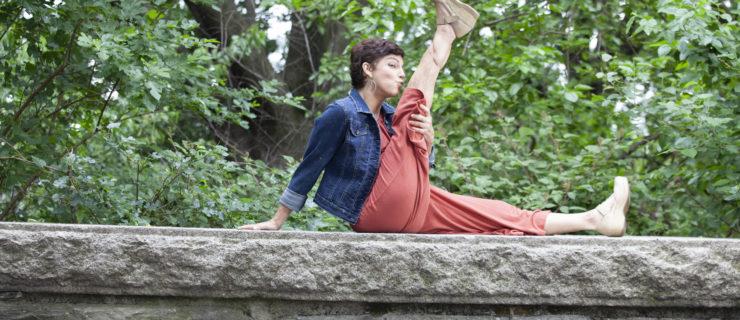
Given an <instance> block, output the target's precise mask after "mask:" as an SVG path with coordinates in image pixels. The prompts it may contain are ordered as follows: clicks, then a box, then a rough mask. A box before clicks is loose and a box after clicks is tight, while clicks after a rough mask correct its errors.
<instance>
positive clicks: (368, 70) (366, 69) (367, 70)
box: [362, 62, 373, 79]
mask: <svg viewBox="0 0 740 320" xmlns="http://www.w3.org/2000/svg"><path fill="white" fill-rule="evenodd" d="M372 71H373V66H372V65H370V64H369V63H367V62H363V63H362V74H364V75H365V76H366V77H368V78H370V79H372V78H373V77H372V75H373V74H372Z"/></svg>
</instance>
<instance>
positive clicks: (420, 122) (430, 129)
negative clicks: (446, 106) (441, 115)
mask: <svg viewBox="0 0 740 320" xmlns="http://www.w3.org/2000/svg"><path fill="white" fill-rule="evenodd" d="M421 109H422V110H424V113H426V115H423V114H412V115H411V119H412V120H409V124H410V125H411V128H412V129H413V130H414V131H416V132H418V133H421V134H422V135H423V136H424V140H425V141H426V143H427V150H428V151H429V152H431V150H432V145H433V144H434V125H433V123H432V113H431V112H429V108H428V107H427V106H425V105H423V104H422V105H421Z"/></svg>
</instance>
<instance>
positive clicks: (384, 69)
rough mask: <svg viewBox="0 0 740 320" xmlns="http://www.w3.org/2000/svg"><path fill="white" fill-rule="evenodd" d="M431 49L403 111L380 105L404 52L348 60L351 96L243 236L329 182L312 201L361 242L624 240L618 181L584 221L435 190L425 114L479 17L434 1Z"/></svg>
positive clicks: (375, 49) (318, 130)
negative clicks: (266, 214)
mask: <svg viewBox="0 0 740 320" xmlns="http://www.w3.org/2000/svg"><path fill="white" fill-rule="evenodd" d="M435 4H436V10H437V24H438V25H437V30H436V32H435V34H434V38H433V40H432V44H431V46H430V47H429V48H428V49H427V51H426V52H425V53H424V56H423V57H422V59H421V61H420V63H419V66H418V67H417V69H416V72H415V73H414V74H413V75H412V76H411V79H410V80H409V83H408V86H407V88H406V89H405V90H404V92H403V95H402V96H401V100H400V101H399V103H398V109H397V110H394V109H393V107H391V106H390V105H388V104H387V103H385V102H384V100H385V99H387V98H391V97H395V96H397V95H398V93H399V92H400V90H401V87H402V86H403V81H404V78H405V74H404V72H403V56H404V53H403V50H401V48H399V47H398V45H396V44H395V43H393V42H391V41H387V40H382V39H366V40H363V41H360V42H359V43H357V44H356V45H355V46H354V47H353V48H352V50H351V52H350V73H351V77H352V86H353V89H352V90H351V91H350V93H349V96H348V97H345V98H343V99H340V100H337V101H335V102H334V103H332V104H331V105H329V106H328V107H327V109H326V111H325V112H324V113H323V114H322V115H321V117H319V118H317V119H316V122H315V124H314V128H313V130H312V132H311V137H310V138H309V142H308V146H307V148H306V152H305V154H304V156H303V161H302V162H301V164H300V165H299V166H298V168H297V169H296V171H295V173H294V175H293V178H292V179H291V182H290V184H289V185H288V188H286V190H285V192H283V195H282V196H281V197H280V203H281V204H280V207H279V209H278V211H277V213H276V214H275V216H274V217H273V218H272V219H270V220H269V221H265V222H262V223H257V224H253V225H244V226H241V227H240V229H245V230H278V229H280V227H281V226H282V225H283V223H284V222H285V220H286V219H287V218H288V216H289V215H290V213H291V211H297V210H300V209H301V208H302V207H303V204H304V203H305V200H306V194H308V192H309V191H310V189H311V188H312V187H313V185H314V184H315V183H316V180H317V179H318V177H319V175H320V173H321V172H322V171H323V172H324V176H323V179H322V181H321V183H320V185H319V189H318V191H317V193H316V197H315V198H314V201H315V202H316V203H317V204H318V205H319V206H321V207H322V208H324V209H325V210H327V211H328V212H329V213H331V214H333V215H335V216H337V217H339V218H340V219H342V220H345V221H347V222H349V223H350V224H351V225H352V229H353V230H355V231H358V232H403V233H478V234H511V235H524V234H536V235H545V234H559V233H567V232H575V231H581V230H595V231H597V232H599V233H601V234H604V235H608V236H621V235H623V234H624V230H625V213H626V211H627V209H628V207H629V184H628V183H627V179H626V178H624V177H617V178H616V179H615V182H614V193H613V194H612V195H611V196H610V197H609V198H608V199H607V200H606V201H604V202H603V203H602V204H601V205H599V206H598V207H597V208H596V209H593V210H591V211H587V212H584V213H578V214H559V213H551V212H549V211H541V210H536V211H527V210H521V209H518V208H516V207H514V206H512V205H509V204H507V203H505V202H502V201H497V200H488V199H479V198H474V197H468V196H462V195H456V194H452V193H449V192H446V191H444V190H442V189H439V188H437V187H434V186H431V185H430V184H429V166H430V162H431V161H430V160H433V155H431V150H432V142H433V138H434V131H433V128H432V120H431V116H430V113H429V110H430V109H429V108H428V107H427V106H428V105H431V104H432V98H433V96H434V84H435V82H436V80H437V76H438V74H439V72H440V71H441V69H442V67H443V66H444V65H445V63H446V62H447V58H448V57H449V54H450V50H451V48H452V42H453V41H454V39H455V38H456V37H461V36H463V35H464V34H466V33H467V32H469V31H470V30H471V29H472V27H473V25H474V24H475V20H476V19H477V18H478V13H477V12H475V10H473V9H472V8H471V7H469V6H467V5H465V4H463V3H460V2H459V1H457V0H438V1H436V2H435Z"/></svg>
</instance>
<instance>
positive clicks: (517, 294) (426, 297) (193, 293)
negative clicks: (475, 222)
mask: <svg viewBox="0 0 740 320" xmlns="http://www.w3.org/2000/svg"><path fill="white" fill-rule="evenodd" d="M0 291H22V292H34V293H69V294H102V295H128V296H179V297H197V298H204V297H205V298H250V297H259V298H280V299H293V300H325V301H365V302H402V303H408V302H435V303H469V304H470V303H474V304H476V303H492V304H545V305H582V306H598V305H604V306H648V307H649V306H689V307H692V306H695V307H738V306H740V240H737V239H706V238H668V237H623V238H607V237H601V236H548V237H532V236H523V237H518V236H487V235H486V236H484V235H413V234H359V233H321V232H260V231H250V232H247V231H238V230H224V229H189V228H160V227H121V226H100V225H60V224H31V223H0Z"/></svg>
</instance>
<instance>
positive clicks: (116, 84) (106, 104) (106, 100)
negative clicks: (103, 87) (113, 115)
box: [95, 79, 121, 130]
mask: <svg viewBox="0 0 740 320" xmlns="http://www.w3.org/2000/svg"><path fill="white" fill-rule="evenodd" d="M120 81H121V79H118V80H116V83H114V84H113V88H111V89H110V93H109V94H108V99H105V104H103V109H102V110H100V115H99V116H98V123H96V124H95V130H97V129H98V127H100V121H101V120H103V113H105V109H106V108H107V107H108V103H109V102H110V98H111V97H112V96H113V92H114V91H116V87H118V83H119V82H120Z"/></svg>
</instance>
